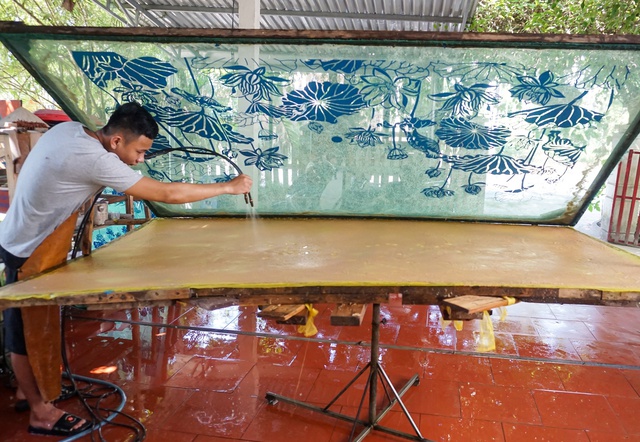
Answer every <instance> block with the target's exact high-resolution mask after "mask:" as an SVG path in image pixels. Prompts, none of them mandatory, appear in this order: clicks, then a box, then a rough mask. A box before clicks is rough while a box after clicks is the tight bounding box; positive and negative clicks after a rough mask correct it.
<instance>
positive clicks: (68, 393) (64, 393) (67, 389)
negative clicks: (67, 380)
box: [13, 384, 76, 413]
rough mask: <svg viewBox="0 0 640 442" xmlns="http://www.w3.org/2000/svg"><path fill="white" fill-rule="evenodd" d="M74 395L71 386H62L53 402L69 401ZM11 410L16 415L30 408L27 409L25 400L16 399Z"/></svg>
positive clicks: (27, 403) (27, 404)
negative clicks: (14, 411) (13, 410)
mask: <svg viewBox="0 0 640 442" xmlns="http://www.w3.org/2000/svg"><path fill="white" fill-rule="evenodd" d="M75 394H76V391H75V390H74V389H73V385H66V384H62V389H61V392H60V396H58V398H57V399H56V400H54V401H53V402H54V403H58V402H62V401H66V400H67V399H71V398H72V397H73V396H75ZM13 408H14V409H15V410H16V412H17V413H23V412H25V411H29V410H30V409H31V407H29V402H27V400H26V399H18V400H17V401H16V403H15V405H14V406H13Z"/></svg>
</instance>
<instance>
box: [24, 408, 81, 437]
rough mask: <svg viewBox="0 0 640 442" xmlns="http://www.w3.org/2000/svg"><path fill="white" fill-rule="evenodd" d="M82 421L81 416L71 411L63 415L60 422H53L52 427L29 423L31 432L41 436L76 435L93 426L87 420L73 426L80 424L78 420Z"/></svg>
mask: <svg viewBox="0 0 640 442" xmlns="http://www.w3.org/2000/svg"><path fill="white" fill-rule="evenodd" d="M80 421H82V418H81V417H78V416H75V415H73V414H70V413H65V414H63V415H62V417H61V418H60V419H58V422H56V423H55V424H53V427H51V429H50V430H49V429H47V428H38V427H32V426H31V425H29V433H31V434H37V435H39V436H75V435H76V434H80V433H82V432H84V431H87V430H88V429H90V428H91V426H92V424H91V422H89V421H86V422H85V423H84V424H82V425H80V427H78V428H73V427H75V426H76V425H78V422H80Z"/></svg>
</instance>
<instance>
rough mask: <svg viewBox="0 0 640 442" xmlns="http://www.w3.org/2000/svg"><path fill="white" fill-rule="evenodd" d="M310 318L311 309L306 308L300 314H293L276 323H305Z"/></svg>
mask: <svg viewBox="0 0 640 442" xmlns="http://www.w3.org/2000/svg"><path fill="white" fill-rule="evenodd" d="M308 318H309V310H307V309H306V308H305V309H304V310H303V311H301V312H300V313H298V314H295V315H293V316H292V317H290V318H289V319H287V320H285V321H280V320H278V321H276V324H290V325H305V324H306V323H307V319H308Z"/></svg>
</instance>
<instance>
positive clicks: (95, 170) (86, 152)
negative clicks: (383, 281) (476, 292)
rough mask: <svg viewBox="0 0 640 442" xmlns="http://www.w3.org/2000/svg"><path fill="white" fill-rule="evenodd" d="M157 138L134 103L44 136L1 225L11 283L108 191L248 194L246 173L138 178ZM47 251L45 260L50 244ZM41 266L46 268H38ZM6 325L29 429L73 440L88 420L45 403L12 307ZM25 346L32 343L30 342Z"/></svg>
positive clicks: (175, 198)
mask: <svg viewBox="0 0 640 442" xmlns="http://www.w3.org/2000/svg"><path fill="white" fill-rule="evenodd" d="M157 135H158V125H157V123H156V122H155V121H154V120H153V117H152V116H151V115H150V114H149V113H148V112H147V111H146V110H145V109H143V108H142V107H141V106H140V105H139V104H137V103H127V104H124V105H122V106H120V107H119V108H118V109H117V110H116V111H115V112H114V113H113V115H112V116H111V118H110V119H109V121H108V123H107V124H106V125H105V126H104V127H103V128H102V129H100V130H98V131H96V132H93V131H90V130H89V129H87V128H86V127H84V126H83V125H82V124H80V123H78V122H68V123H62V124H59V125H57V126H55V127H53V128H52V129H50V130H49V131H48V132H46V133H45V134H44V135H43V136H42V137H41V139H40V140H39V141H38V143H37V145H36V147H35V148H34V149H33V151H31V152H30V154H29V156H28V157H27V159H26V161H25V163H24V165H23V167H22V169H21V172H20V177H19V179H18V182H17V186H16V191H15V195H14V197H13V200H12V202H11V205H10V207H9V210H8V212H7V215H6V218H5V219H4V221H2V222H1V223H0V256H2V258H3V261H4V263H5V272H6V277H7V282H8V283H9V282H15V281H16V280H17V279H18V278H19V277H20V276H23V275H20V272H21V271H22V272H23V273H24V270H25V268H26V267H28V266H29V264H30V262H31V260H33V259H34V257H35V256H37V255H38V254H39V252H40V250H41V249H42V248H40V249H39V248H38V247H39V246H40V245H42V244H43V242H45V243H46V242H47V240H51V239H52V238H54V237H57V236H60V235H62V236H64V237H65V239H66V238H67V237H68V242H66V243H65V244H66V245H67V246H68V244H69V242H70V238H71V234H72V232H73V226H75V219H74V217H72V218H70V217H71V215H72V214H74V212H76V211H77V210H78V208H79V207H80V206H81V205H82V204H83V203H84V202H85V201H86V200H87V199H88V198H89V197H91V196H92V195H96V194H97V193H98V192H100V191H101V190H102V189H103V188H104V187H112V188H113V189H115V190H117V191H120V192H124V193H126V194H128V195H131V196H133V197H136V198H139V199H144V200H150V201H159V202H164V203H172V204H180V203H187V202H194V201H200V200H203V199H207V198H212V197H215V196H218V195H223V194H233V195H237V194H244V193H247V192H249V190H250V189H251V184H252V181H251V178H249V177H248V176H246V175H240V176H238V177H236V178H234V179H233V180H231V181H228V182H224V183H211V184H190V183H163V182H160V181H156V180H154V179H151V178H147V177H143V176H141V175H139V174H138V173H137V172H135V171H134V170H133V169H131V168H130V167H129V166H132V165H135V164H138V163H141V162H143V161H144V155H145V152H146V151H148V150H149V149H150V148H151V144H152V143H153V139H154V138H155V137H156V136H157ZM65 220H66V221H65ZM64 226H71V227H70V228H66V231H67V233H63V234H60V233H59V232H60V231H61V229H62V230H64V229H63V227H64ZM56 228H58V229H57V230H56ZM69 229H71V230H69ZM69 232H70V233H69ZM63 242H64V241H63ZM45 245H47V246H49V244H48V243H47V244H45ZM43 246H44V245H43ZM58 248H59V249H61V250H62V248H60V247H58ZM45 249H46V250H44V252H43V253H44V254H45V255H46V254H47V253H49V252H50V250H51V247H45ZM66 252H68V247H67V248H66ZM65 256H66V253H65ZM30 257H31V258H30ZM41 269H42V266H41V267H39V268H38V270H41ZM30 309H33V308H32V307H30ZM25 312H26V313H28V314H27V315H26V316H25V317H24V320H25V321H24V322H25V324H26V323H27V317H28V316H29V314H30V312H27V311H26V310H25ZM58 316H59V314H58ZM4 325H5V337H6V343H5V344H6V345H5V347H6V349H7V351H8V352H9V353H10V355H11V363H12V366H13V370H14V373H15V376H16V381H17V384H18V392H17V397H18V398H19V399H21V398H22V397H24V398H25V399H26V401H27V402H28V404H29V408H30V418H29V431H30V432H31V433H34V434H43V435H58V436H71V435H74V434H77V433H79V432H81V431H84V430H86V429H88V428H89V427H90V425H91V424H90V423H89V422H85V420H83V419H81V418H79V417H77V416H73V415H71V414H69V413H65V412H64V411H63V410H61V409H58V408H57V407H56V406H55V405H54V404H53V402H51V401H49V400H46V399H48V398H47V396H50V395H47V394H44V392H43V391H42V388H40V387H39V384H38V381H37V376H36V372H34V368H35V365H34V364H33V362H34V360H35V359H36V358H35V357H32V360H31V361H30V360H29V356H28V351H27V350H28V348H32V349H33V348H37V347H36V346H31V344H29V345H26V344H25V335H24V332H23V330H25V327H24V325H23V315H22V314H21V309H7V310H6V311H5V312H4ZM27 341H28V342H30V338H29V339H27ZM33 353H35V352H32V354H33ZM50 365H51V364H50ZM45 371H48V372H51V371H57V373H56V375H57V376H58V377H59V376H60V373H59V367H47V369H46V370H45Z"/></svg>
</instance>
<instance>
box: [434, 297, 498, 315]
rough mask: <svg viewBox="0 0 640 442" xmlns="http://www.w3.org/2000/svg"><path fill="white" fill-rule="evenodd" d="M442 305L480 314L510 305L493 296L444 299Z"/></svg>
mask: <svg viewBox="0 0 640 442" xmlns="http://www.w3.org/2000/svg"><path fill="white" fill-rule="evenodd" d="M442 303H443V304H445V305H449V306H452V307H456V308H458V309H460V310H463V311H464V312H466V313H478V312H484V311H486V310H491V309H492V308H496V307H504V306H506V305H509V301H508V300H506V299H505V298H497V297H491V296H475V295H466V296H458V297H455V298H447V299H443V300H442Z"/></svg>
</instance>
